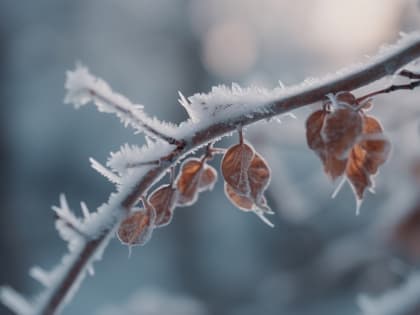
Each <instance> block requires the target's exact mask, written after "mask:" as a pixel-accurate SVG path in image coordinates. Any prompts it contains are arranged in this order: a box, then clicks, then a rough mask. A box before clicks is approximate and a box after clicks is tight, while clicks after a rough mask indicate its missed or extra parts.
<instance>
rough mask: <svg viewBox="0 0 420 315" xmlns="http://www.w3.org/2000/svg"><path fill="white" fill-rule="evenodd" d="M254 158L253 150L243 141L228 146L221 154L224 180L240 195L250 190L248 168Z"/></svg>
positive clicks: (245, 194)
mask: <svg viewBox="0 0 420 315" xmlns="http://www.w3.org/2000/svg"><path fill="white" fill-rule="evenodd" d="M253 158H254V150H253V148H252V147H251V146H249V145H248V144H245V143H240V144H237V145H234V146H232V147H230V148H229V149H228V150H227V151H226V153H225V154H224V156H223V160H222V174H223V177H224V179H225V181H226V182H227V183H228V184H229V185H230V186H232V188H234V189H235V191H236V192H237V193H239V194H241V195H244V196H247V195H249V193H250V192H251V188H250V186H249V180H248V169H249V166H250V165H251V161H252V159H253Z"/></svg>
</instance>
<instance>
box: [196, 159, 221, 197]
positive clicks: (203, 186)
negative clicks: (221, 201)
mask: <svg viewBox="0 0 420 315" xmlns="http://www.w3.org/2000/svg"><path fill="white" fill-rule="evenodd" d="M216 181H217V171H216V169H215V168H214V167H213V166H210V165H207V164H205V165H204V170H203V172H202V173H201V177H200V184H199V187H198V188H199V190H200V191H204V190H212V189H213V187H214V185H215V184H216Z"/></svg>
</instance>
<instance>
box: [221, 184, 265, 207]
mask: <svg viewBox="0 0 420 315" xmlns="http://www.w3.org/2000/svg"><path fill="white" fill-rule="evenodd" d="M225 194H226V196H227V197H228V199H229V200H230V201H231V202H232V203H233V204H234V205H235V206H236V207H237V208H239V209H241V210H243V211H253V210H255V209H257V208H258V206H257V205H256V204H255V203H254V201H253V200H252V199H251V198H249V197H246V196H242V195H239V194H238V193H236V191H235V189H233V188H232V186H230V185H229V184H228V183H225ZM261 205H262V206H265V207H267V201H266V199H265V197H264V196H263V197H262V198H261Z"/></svg>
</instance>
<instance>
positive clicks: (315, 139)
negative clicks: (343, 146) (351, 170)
mask: <svg viewBox="0 0 420 315" xmlns="http://www.w3.org/2000/svg"><path fill="white" fill-rule="evenodd" d="M327 113H328V112H326V111H324V110H318V111H315V112H313V113H312V114H311V115H310V116H309V117H308V119H307V120H306V141H307V143H308V146H309V148H310V149H312V150H313V151H314V152H315V153H316V154H317V155H318V157H319V158H320V159H321V161H322V164H323V165H324V171H325V173H326V174H327V175H328V176H329V177H330V178H331V179H332V180H335V179H336V178H338V177H340V176H341V175H342V174H343V173H344V170H345V168H346V163H347V160H346V159H338V158H337V157H336V156H335V155H333V154H332V153H333V152H331V151H330V150H328V149H327V147H326V145H325V143H324V140H323V139H322V137H321V130H322V127H323V124H324V119H325V118H326V116H327Z"/></svg>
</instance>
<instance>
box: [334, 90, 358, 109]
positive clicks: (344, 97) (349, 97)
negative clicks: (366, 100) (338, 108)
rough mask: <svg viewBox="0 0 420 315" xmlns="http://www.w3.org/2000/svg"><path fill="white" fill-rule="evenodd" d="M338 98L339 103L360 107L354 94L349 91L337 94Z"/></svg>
mask: <svg viewBox="0 0 420 315" xmlns="http://www.w3.org/2000/svg"><path fill="white" fill-rule="evenodd" d="M336 98H337V102H339V103H346V104H348V105H351V106H353V107H357V106H358V105H359V104H358V103H357V100H356V97H355V96H354V95H353V94H352V93H350V92H347V91H344V92H339V93H337V95H336Z"/></svg>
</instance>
